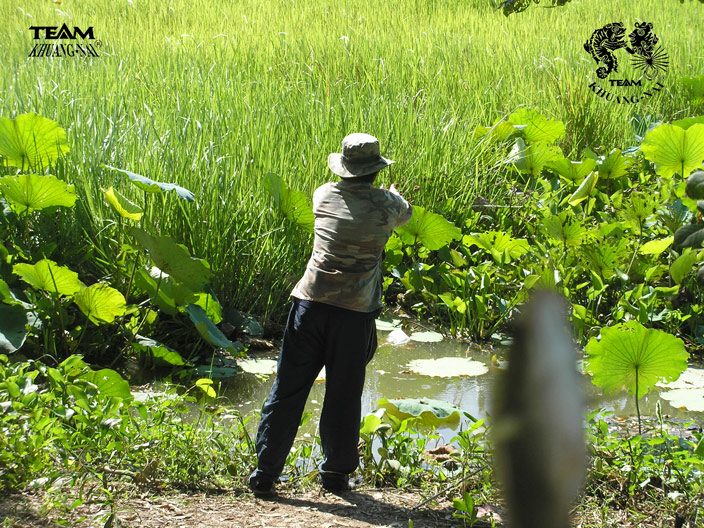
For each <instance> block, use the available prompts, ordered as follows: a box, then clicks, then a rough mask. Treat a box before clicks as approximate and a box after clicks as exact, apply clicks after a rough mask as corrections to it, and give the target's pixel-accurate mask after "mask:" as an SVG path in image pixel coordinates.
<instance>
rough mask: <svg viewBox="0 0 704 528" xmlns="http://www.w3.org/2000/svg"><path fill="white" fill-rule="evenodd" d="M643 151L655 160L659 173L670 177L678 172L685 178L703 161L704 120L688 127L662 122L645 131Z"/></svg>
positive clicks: (648, 158) (650, 159)
mask: <svg viewBox="0 0 704 528" xmlns="http://www.w3.org/2000/svg"><path fill="white" fill-rule="evenodd" d="M641 151H642V152H643V154H644V155H645V157H646V159H647V160H648V161H650V162H652V163H654V164H655V170H656V172H657V173H658V174H659V175H660V176H662V177H664V178H669V177H671V176H673V175H674V174H676V173H677V174H679V175H680V176H682V177H683V178H686V177H687V176H689V174H690V173H691V172H692V171H693V170H695V169H698V168H699V167H701V166H702V161H704V124H702V123H698V124H695V125H692V126H691V127H689V128H688V129H687V130H685V129H683V128H681V127H678V126H675V125H668V124H663V125H660V126H658V127H656V128H654V129H653V130H651V131H650V132H648V133H647V134H646V135H645V139H644V140H643V144H642V145H641Z"/></svg>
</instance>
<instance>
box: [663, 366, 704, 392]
mask: <svg viewBox="0 0 704 528" xmlns="http://www.w3.org/2000/svg"><path fill="white" fill-rule="evenodd" d="M655 385H656V386H657V387H660V388H663V389H704V369H701V368H696V367H687V370H685V371H684V372H683V373H682V374H681V375H680V377H679V378H677V379H676V380H675V381H671V382H669V383H663V382H659V383H656V384H655Z"/></svg>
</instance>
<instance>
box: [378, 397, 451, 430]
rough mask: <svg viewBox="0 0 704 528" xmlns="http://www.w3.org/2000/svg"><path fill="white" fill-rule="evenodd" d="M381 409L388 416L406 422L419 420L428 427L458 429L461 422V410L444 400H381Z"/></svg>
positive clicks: (379, 403) (379, 402)
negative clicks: (411, 419)
mask: <svg viewBox="0 0 704 528" xmlns="http://www.w3.org/2000/svg"><path fill="white" fill-rule="evenodd" d="M377 404H378V405H379V407H381V408H383V409H384V410H385V411H386V413H387V414H389V415H391V416H393V417H395V418H397V419H399V420H406V419H409V418H417V419H418V421H419V422H420V423H421V424H423V425H426V426H428V427H440V426H443V425H444V426H447V427H452V428H454V427H457V425H458V424H459V421H460V412H461V409H460V408H459V407H457V406H456V405H453V404H451V403H448V402H446V401H442V400H431V399H425V398H424V399H415V398H401V399H397V400H387V399H386V398H381V399H380V400H378V401H377Z"/></svg>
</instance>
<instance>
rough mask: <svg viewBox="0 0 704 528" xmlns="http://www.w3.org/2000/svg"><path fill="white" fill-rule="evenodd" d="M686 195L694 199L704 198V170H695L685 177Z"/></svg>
mask: <svg viewBox="0 0 704 528" xmlns="http://www.w3.org/2000/svg"><path fill="white" fill-rule="evenodd" d="M685 189H686V192H687V196H689V197H690V198H693V199H695V200H701V199H702V198H704V171H696V172H693V173H692V174H691V176H690V177H689V178H687V186H686V188H685Z"/></svg>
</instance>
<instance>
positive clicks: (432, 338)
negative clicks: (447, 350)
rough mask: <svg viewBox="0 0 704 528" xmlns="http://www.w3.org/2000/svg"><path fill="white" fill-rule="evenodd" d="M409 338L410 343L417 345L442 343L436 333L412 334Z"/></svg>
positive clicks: (440, 336) (439, 335)
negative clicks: (417, 343) (413, 342)
mask: <svg viewBox="0 0 704 528" xmlns="http://www.w3.org/2000/svg"><path fill="white" fill-rule="evenodd" d="M410 338H411V341H418V342H419V343H439V342H440V341H442V334H439V333H438V332H413V333H412V334H411V337H410Z"/></svg>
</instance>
